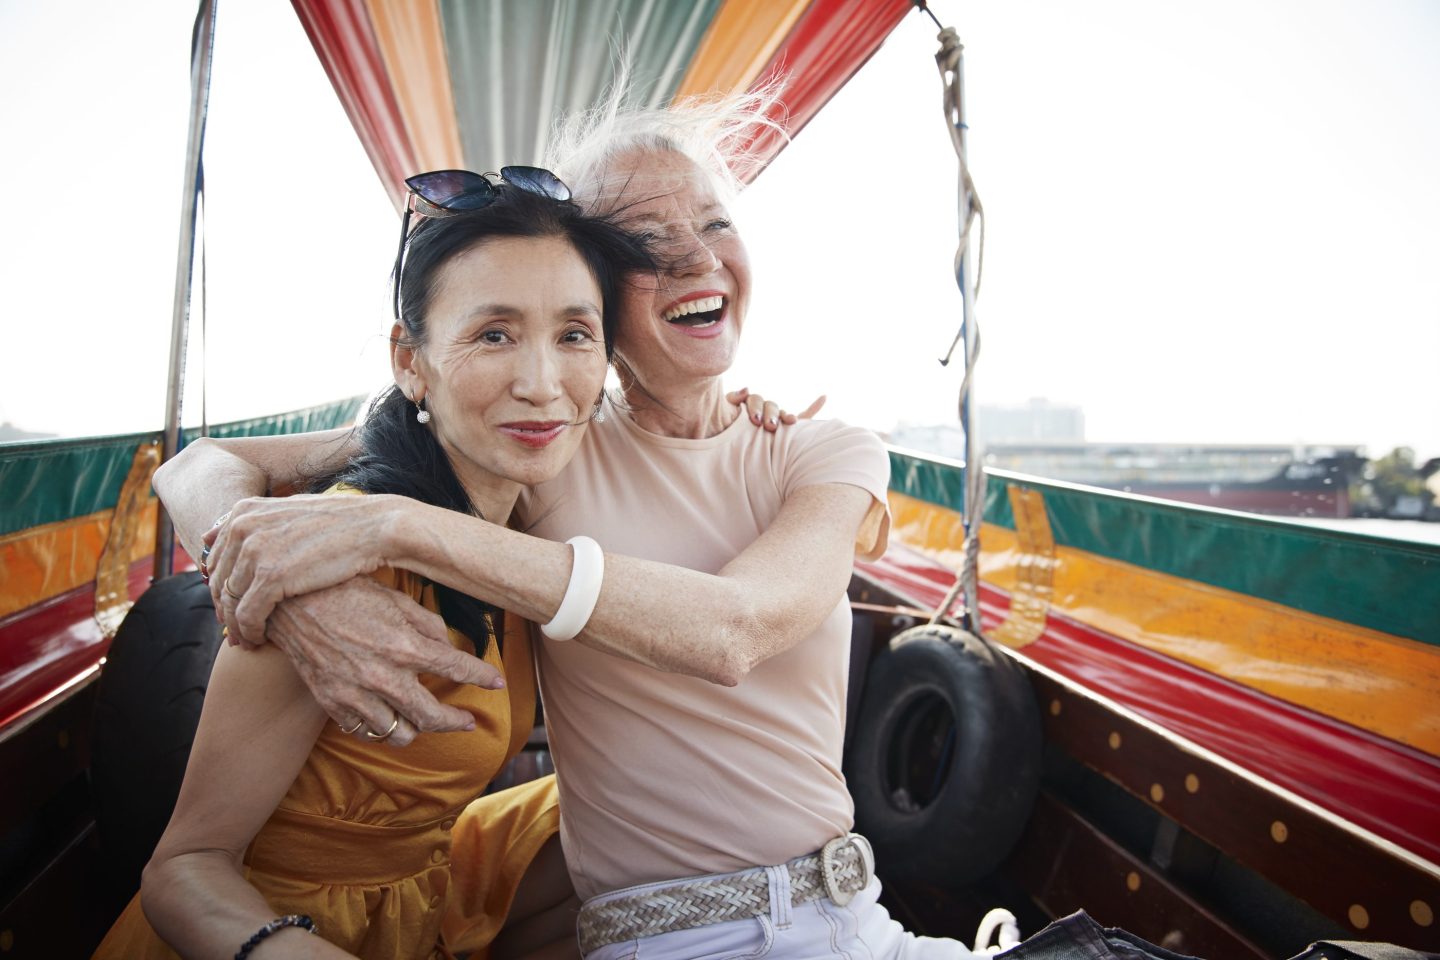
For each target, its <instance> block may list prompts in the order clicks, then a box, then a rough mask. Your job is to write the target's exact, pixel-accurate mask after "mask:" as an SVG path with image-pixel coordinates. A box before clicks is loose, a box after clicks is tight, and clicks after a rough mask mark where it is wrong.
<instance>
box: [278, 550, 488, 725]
mask: <svg viewBox="0 0 1440 960" xmlns="http://www.w3.org/2000/svg"><path fill="white" fill-rule="evenodd" d="M268 635H269V637H270V639H271V640H272V641H273V642H274V643H275V645H276V646H278V647H280V648H281V649H282V650H284V651H285V652H286V653H287V654H288V655H289V657H290V659H291V661H292V662H293V663H294V664H295V669H296V671H297V672H298V673H299V674H300V678H301V679H302V680H304V681H305V685H306V686H307V687H309V688H310V692H311V693H312V694H313V695H314V697H315V699H316V701H317V702H318V703H319V704H320V706H321V707H323V708H324V710H325V712H326V713H328V714H329V715H330V717H331V719H333V720H334V721H335V722H336V723H338V724H340V727H341V729H344V730H350V729H351V728H352V727H355V726H356V724H357V723H358V724H359V725H360V726H359V728H358V729H356V730H355V736H357V737H362V738H363V737H364V735H365V731H366V730H367V729H368V730H373V731H374V732H375V733H377V734H378V733H384V732H385V731H386V730H388V729H389V728H390V726H391V724H392V723H394V721H395V719H396V718H397V717H399V720H400V722H399V725H398V726H396V727H395V732H394V733H392V734H391V735H390V736H389V738H388V739H387V740H386V742H387V743H389V744H392V745H394V746H397V747H403V746H405V745H406V744H408V743H410V742H411V741H412V740H414V739H415V735H416V733H418V732H430V733H436V732H445V731H454V730H473V729H474V728H475V718H474V717H473V716H472V715H471V714H470V713H468V712H467V711H465V710H461V709H459V708H457V707H450V706H445V705H443V704H441V703H440V702H439V701H438V700H436V699H435V697H434V695H433V694H431V693H430V691H429V690H426V689H425V687H424V686H422V685H421V683H420V681H419V680H418V679H417V675H418V674H421V673H429V674H435V675H436V676H441V677H448V678H449V679H451V680H454V681H455V682H456V683H469V684H473V685H474V686H477V687H480V688H482V689H486V690H500V689H503V688H504V686H505V683H504V681H503V680H502V679H501V678H500V673H499V671H498V670H496V669H495V668H494V667H492V666H490V665H489V664H487V663H485V662H484V661H483V660H480V659H479V658H478V657H475V656H473V655H471V654H468V653H463V652H462V651H460V650H457V649H456V648H455V647H454V646H453V645H452V644H451V643H450V640H449V638H448V637H447V635H446V631H445V623H444V621H442V620H441V619H440V617H439V616H438V615H437V614H434V613H431V612H430V611H429V610H426V609H425V608H424V607H422V606H420V605H419V604H418V603H416V602H415V601H413V600H411V599H410V598H409V597H408V596H406V595H405V594H403V593H401V592H400V591H398V590H392V589H390V588H389V587H386V586H383V585H382V584H379V583H377V582H375V581H374V580H372V579H370V578H369V577H359V578H357V579H355V580H350V581H348V582H346V583H342V584H340V585H339V586H335V587H330V588H328V589H325V590H320V591H317V592H315V593H308V594H306V595H304V596H300V597H292V598H291V599H288V600H284V601H282V602H281V603H280V604H279V605H278V606H276V607H275V613H274V615H273V616H272V617H271V618H270V627H269V634H268Z"/></svg>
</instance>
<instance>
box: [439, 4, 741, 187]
mask: <svg viewBox="0 0 1440 960" xmlns="http://www.w3.org/2000/svg"><path fill="white" fill-rule="evenodd" d="M720 5H721V0H700V2H688V3H656V2H654V0H611V2H608V3H596V2H594V0H527V2H525V3H515V2H513V0H440V18H441V22H442V23H443V24H444V32H445V56H446V60H447V61H448V65H449V69H450V89H451V92H452V93H453V95H454V99H455V111H456V113H457V114H458V115H459V118H460V122H459V123H458V125H457V126H458V128H459V130H460V142H461V146H462V148H463V149H464V152H465V162H466V165H467V166H469V168H470V169H472V170H499V169H500V167H501V166H503V165H505V164H538V163H541V162H543V160H544V159H545V148H546V146H547V145H548V140H549V136H548V134H549V128H550V124H551V122H553V121H554V120H555V119H557V118H559V117H561V116H564V115H567V114H569V113H572V112H575V111H577V110H583V109H586V108H588V107H591V106H594V105H595V104H596V102H597V101H598V99H599V97H600V95H601V94H602V93H603V92H604V91H605V90H606V89H607V88H608V87H610V86H611V85H612V84H613V83H614V81H615V79H616V77H615V68H616V65H617V62H618V61H617V58H616V56H615V52H614V50H613V49H612V43H618V44H620V45H621V46H620V49H621V50H622V51H623V52H624V53H625V54H626V55H627V56H628V58H629V61H630V64H631V72H630V85H631V98H630V99H631V101H632V102H634V103H639V104H644V105H647V106H663V105H664V104H665V103H668V102H669V100H670V97H671V96H672V95H673V94H674V93H675V90H676V89H677V88H678V87H679V86H680V81H681V79H683V77H684V74H685V68H686V67H687V66H689V63H690V59H691V57H693V56H694V54H695V50H696V48H697V47H699V45H700V41H701V39H702V38H703V37H704V36H705V31H706V30H707V29H709V26H710V21H711V20H712V19H713V18H714V16H715V11H716V10H717V9H718V8H719V7H720Z"/></svg>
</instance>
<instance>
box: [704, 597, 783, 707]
mask: <svg viewBox="0 0 1440 960" xmlns="http://www.w3.org/2000/svg"><path fill="white" fill-rule="evenodd" d="M774 636H775V625H774V624H772V623H769V622H768V620H767V619H766V618H765V617H764V616H763V615H762V614H761V613H760V611H759V610H757V609H753V608H747V607H744V606H740V607H738V608H737V609H736V610H735V611H734V613H733V615H732V616H731V617H730V619H729V622H728V623H727V624H726V628H725V630H724V631H723V635H722V636H721V638H720V642H719V643H718V644H716V646H715V648H714V650H715V656H714V658H713V662H712V663H711V667H710V670H709V673H710V675H709V676H707V677H705V679H706V680H708V681H710V682H711V683H714V684H718V685H719V686H722V687H734V686H738V685H739V684H740V683H741V681H743V680H744V679H745V678H746V677H748V676H749V675H750V671H751V670H753V669H755V667H756V666H758V665H759V664H760V663H761V662H762V661H764V660H765V659H766V657H767V656H768V654H767V653H766V648H767V647H768V644H767V642H766V638H767V637H768V638H773V637H774Z"/></svg>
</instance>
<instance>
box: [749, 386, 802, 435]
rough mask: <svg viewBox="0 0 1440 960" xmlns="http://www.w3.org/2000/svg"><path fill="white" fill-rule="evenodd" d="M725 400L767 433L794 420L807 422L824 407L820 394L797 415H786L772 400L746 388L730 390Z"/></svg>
mask: <svg viewBox="0 0 1440 960" xmlns="http://www.w3.org/2000/svg"><path fill="white" fill-rule="evenodd" d="M725 399H726V400H729V401H730V402H731V403H733V404H735V405H736V406H737V407H744V408H745V414H746V416H747V417H749V418H750V422H751V423H753V424H755V426H757V427H760V428H761V429H762V430H765V431H768V432H769V433H774V432H775V431H776V430H778V429H780V424H782V423H783V424H785V425H786V426H789V425H790V424H792V423H794V422H795V421H796V420H809V419H811V418H812V417H814V416H815V414H817V413H819V412H820V408H821V407H823V406H825V395H824V394H823V393H822V394H821V395H820V396H818V397H816V398H815V399H814V400H813V401H811V403H810V406H808V407H806V408H805V409H804V410H801V411H800V412H799V413H787V412H785V411H784V410H781V409H780V405H779V404H777V403H776V402H775V401H774V400H766V399H765V398H764V397H762V396H760V394H758V393H751V392H750V390H749V389H748V388H746V387H741V388H740V389H739V390H731V391H730V392H729V393H727V394H725Z"/></svg>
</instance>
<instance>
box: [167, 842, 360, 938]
mask: <svg viewBox="0 0 1440 960" xmlns="http://www.w3.org/2000/svg"><path fill="white" fill-rule="evenodd" d="M240 870H241V868H240V864H239V862H238V861H237V860H236V858H235V857H234V856H233V855H232V854H229V853H227V852H223V851H219V850H202V851H195V852H191V853H183V854H178V855H176V856H173V857H169V858H167V859H164V860H158V861H151V863H150V865H149V866H147V867H146V868H145V874H144V879H143V882H142V884H141V889H140V902H141V906H142V907H143V908H144V910H145V917H146V919H148V920H149V921H150V925H151V926H152V927H154V928H155V932H156V933H158V934H159V935H160V937H161V938H162V939H163V940H164V941H165V942H166V943H168V944H170V946H171V947H172V948H174V950H175V952H176V953H178V954H180V955H181V956H182V957H185V958H186V960H199V958H209V957H216V958H225V960H229V958H230V957H233V956H235V952H236V951H237V950H239V948H240V945H241V944H242V943H244V942H245V941H246V940H248V939H249V938H250V937H251V936H252V935H253V934H254V933H255V932H256V931H257V930H259V929H260V928H261V927H263V926H264V925H265V924H267V923H269V922H270V921H271V920H273V919H275V917H276V916H277V914H278V911H277V910H276V909H275V908H274V907H272V906H271V905H270V904H269V903H268V902H266V900H265V898H264V897H263V896H261V895H260V891H258V890H256V889H255V888H254V887H252V886H251V885H250V884H249V883H247V882H246V881H245V879H244V877H243V875H242V874H241V872H240ZM323 932H324V931H323V930H322V931H321V933H322V934H323ZM253 955H254V957H255V958H256V960H266V958H273V960H279V958H281V957H290V958H297V960H298V958H312V957H313V958H339V957H348V956H350V954H348V953H346V952H345V951H343V950H341V949H340V948H339V947H337V946H335V945H334V944H332V943H329V942H328V941H326V940H325V939H324V938H323V936H315V935H313V934H310V933H307V932H305V931H304V930H300V929H296V928H290V929H285V930H279V931H277V932H275V933H273V934H271V935H270V936H269V937H267V938H266V939H265V941H264V946H263V947H259V946H257V947H256V948H255V952H254V954H253Z"/></svg>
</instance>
